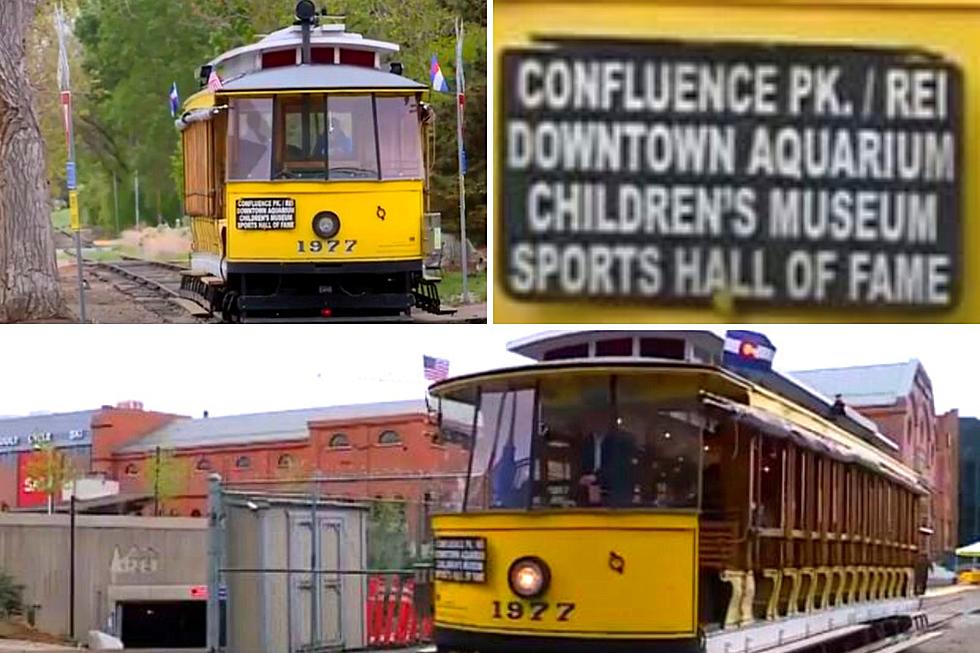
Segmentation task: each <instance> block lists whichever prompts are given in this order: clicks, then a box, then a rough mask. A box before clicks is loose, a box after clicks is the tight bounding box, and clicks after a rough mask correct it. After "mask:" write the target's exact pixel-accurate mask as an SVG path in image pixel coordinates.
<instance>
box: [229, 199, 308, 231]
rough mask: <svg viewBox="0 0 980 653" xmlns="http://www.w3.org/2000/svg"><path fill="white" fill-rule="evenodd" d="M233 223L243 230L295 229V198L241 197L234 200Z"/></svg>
mask: <svg viewBox="0 0 980 653" xmlns="http://www.w3.org/2000/svg"><path fill="white" fill-rule="evenodd" d="M235 225H236V226H237V227H238V228H239V229H244V230H262V231H271V230H277V229H295V228H296V200H294V199H292V198H290V197H277V198H269V197H261V198H247V197H243V198H241V199H239V200H237V201H236V202H235Z"/></svg>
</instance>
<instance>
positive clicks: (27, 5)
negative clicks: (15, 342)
mask: <svg viewBox="0 0 980 653" xmlns="http://www.w3.org/2000/svg"><path fill="white" fill-rule="evenodd" d="M37 4H38V0H2V1H0V322H21V321H25V320H38V319H48V318H53V317H65V316H67V315H68V309H67V307H66V305H65V302H64V298H63V297H62V295H61V290H60V288H59V286H58V265H57V262H56V260H55V251H54V238H53V229H52V226H51V217H50V206H49V203H48V188H47V172H46V167H45V160H44V143H43V141H42V140H41V130H40V127H39V126H38V119H37V112H36V111H35V110H34V104H33V101H34V89H33V88H32V87H31V83H30V80H29V79H28V75H27V61H26V58H27V52H26V51H25V43H26V42H27V36H28V30H30V29H31V26H32V24H33V22H34V14H35V9H36V7H37ZM52 101H54V100H53V99H52Z"/></svg>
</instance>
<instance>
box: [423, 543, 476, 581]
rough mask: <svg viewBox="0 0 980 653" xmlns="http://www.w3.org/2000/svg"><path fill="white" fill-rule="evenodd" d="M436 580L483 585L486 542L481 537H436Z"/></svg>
mask: <svg viewBox="0 0 980 653" xmlns="http://www.w3.org/2000/svg"><path fill="white" fill-rule="evenodd" d="M435 549H436V580H448V581H455V582H458V583H484V582H486V580H487V540H486V538H483V537H437V538H436V546H435Z"/></svg>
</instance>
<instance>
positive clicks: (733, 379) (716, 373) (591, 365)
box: [430, 357, 928, 494]
mask: <svg viewBox="0 0 980 653" xmlns="http://www.w3.org/2000/svg"><path fill="white" fill-rule="evenodd" d="M643 371H649V372H667V373H684V372H687V373H702V374H705V375H706V379H707V380H709V382H708V383H706V384H705V386H706V387H705V388H703V389H702V401H704V402H705V403H706V404H707V405H709V406H711V407H713V408H715V409H718V410H723V411H725V412H727V413H729V414H731V415H732V416H733V417H734V418H736V419H738V420H745V421H748V422H749V423H752V424H753V425H754V426H755V427H757V428H759V430H761V431H763V432H765V433H767V434H768V435H772V436H776V437H782V438H786V439H789V440H791V441H793V442H794V443H796V444H797V445H799V446H803V447H806V448H808V449H811V450H814V451H818V452H820V453H821V454H823V455H827V456H829V457H831V458H834V459H837V460H843V461H847V462H856V463H859V464H861V465H863V466H865V467H868V468H870V469H872V470H873V471H875V472H877V473H879V474H882V475H884V476H887V477H889V478H891V479H892V480H893V481H895V482H898V483H900V484H902V485H904V486H906V487H908V488H909V489H911V490H913V491H915V492H917V493H921V494H925V493H928V489H927V488H926V486H925V485H924V482H923V480H922V479H921V478H920V477H919V475H918V474H916V472H915V471H913V470H912V469H910V468H908V467H906V466H905V465H904V464H902V463H901V462H900V461H898V460H896V459H894V458H893V457H891V456H889V455H888V454H886V453H884V452H882V451H881V450H879V449H877V448H876V447H875V446H874V445H873V444H872V443H871V442H869V441H868V440H867V439H865V438H863V437H861V436H860V435H859V434H857V433H854V432H853V431H852V430H851V429H848V428H846V427H845V425H842V424H838V423H836V422H835V421H834V420H833V418H831V417H829V416H825V415H822V414H820V413H817V412H815V411H813V410H812V409H811V408H810V407H808V406H807V405H805V404H802V403H800V402H798V401H794V400H793V399H792V398H789V397H786V396H784V395H782V394H780V393H779V392H778V391H776V390H775V389H772V388H769V387H766V386H765V385H763V384H760V383H757V382H755V381H754V380H752V379H748V378H745V377H743V376H740V375H738V374H736V373H734V372H732V371H731V370H728V369H727V368H724V367H720V366H717V365H712V364H705V363H690V362H685V361H676V360H656V359H638V358H633V357H623V358H617V357H607V358H599V359H597V358H583V359H564V360H556V361H543V362H539V363H535V364H532V365H520V366H513V367H505V368H499V369H496V370H490V371H487V372H479V373H475V374H467V375H464V376H459V377H455V378H451V379H446V380H445V381H440V382H438V383H435V384H433V385H432V386H431V388H430V392H431V393H432V394H433V395H435V396H437V397H438V396H447V395H452V394H456V393H461V392H462V393H467V392H468V391H471V392H473V393H475V391H476V386H477V385H480V386H483V387H487V386H491V387H496V388H501V389H503V388H506V387H508V386H510V385H511V384H512V383H513V382H514V381H520V380H525V381H527V380H531V379H535V378H540V377H541V376H544V375H560V376H562V377H567V376H568V375H570V374H575V373H580V374H589V373H600V374H617V373H620V374H622V373H630V372H633V373H636V372H639V373H642V372H643ZM457 396H458V395H457ZM474 397H475V394H474ZM470 398H473V397H470ZM841 417H843V416H841Z"/></svg>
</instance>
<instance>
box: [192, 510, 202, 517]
mask: <svg viewBox="0 0 980 653" xmlns="http://www.w3.org/2000/svg"><path fill="white" fill-rule="evenodd" d="M200 516H201V511H200V510H198V509H197V508H194V510H191V517H200Z"/></svg>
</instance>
